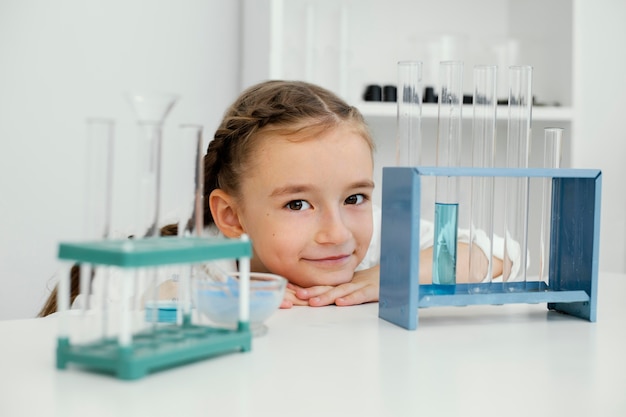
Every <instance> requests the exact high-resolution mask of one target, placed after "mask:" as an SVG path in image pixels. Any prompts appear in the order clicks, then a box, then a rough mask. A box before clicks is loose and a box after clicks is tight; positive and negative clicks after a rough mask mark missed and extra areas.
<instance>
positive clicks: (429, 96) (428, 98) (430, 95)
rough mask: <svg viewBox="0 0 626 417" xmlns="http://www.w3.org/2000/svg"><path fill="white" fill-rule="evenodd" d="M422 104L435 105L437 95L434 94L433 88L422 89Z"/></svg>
mask: <svg viewBox="0 0 626 417" xmlns="http://www.w3.org/2000/svg"><path fill="white" fill-rule="evenodd" d="M422 102H423V103H436V102H437V95H436V94H435V89H434V88H433V87H426V88H424V98H423V99H422Z"/></svg>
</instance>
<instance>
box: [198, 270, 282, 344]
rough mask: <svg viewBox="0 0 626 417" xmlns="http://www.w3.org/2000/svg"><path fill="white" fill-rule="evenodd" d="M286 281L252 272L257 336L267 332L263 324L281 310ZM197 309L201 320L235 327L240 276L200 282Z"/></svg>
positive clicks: (252, 306)
mask: <svg viewBox="0 0 626 417" xmlns="http://www.w3.org/2000/svg"><path fill="white" fill-rule="evenodd" d="M286 286H287V280H286V279H285V278H283V277H281V276H279V275H275V274H267V273H261V272H251V273H250V330H251V331H252V334H253V335H254V336H261V335H263V334H265V332H267V327H266V326H265V325H264V324H263V323H264V322H265V320H267V319H268V318H269V317H270V316H271V315H272V314H274V312H275V311H276V310H278V309H279V308H280V304H281V302H282V301H283V297H284V295H285V288H286ZM194 287H195V288H194V295H195V297H194V299H195V300H194V301H195V306H196V309H197V311H198V313H199V314H200V318H201V320H202V321H204V320H208V322H209V324H211V325H217V326H219V327H226V328H233V329H234V328H236V327H237V324H238V321H239V273H238V272H231V273H228V274H227V278H226V279H225V280H215V279H210V278H204V279H198V280H196V282H195V285H194Z"/></svg>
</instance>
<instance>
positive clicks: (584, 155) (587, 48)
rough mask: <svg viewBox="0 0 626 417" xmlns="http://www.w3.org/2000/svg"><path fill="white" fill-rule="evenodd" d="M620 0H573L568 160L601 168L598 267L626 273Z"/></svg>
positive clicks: (624, 51)
mask: <svg viewBox="0 0 626 417" xmlns="http://www.w3.org/2000/svg"><path fill="white" fill-rule="evenodd" d="M624 22H626V2H624V1H623V0H596V1H585V0H577V1H575V7H574V28H575V31H574V36H575V42H574V45H575V48H574V90H575V91H574V96H575V98H574V100H575V102H576V114H575V117H574V136H575V138H576V139H575V141H576V142H575V143H576V146H574V147H573V149H572V164H573V165H574V166H575V167H580V168H583V167H584V168H600V169H601V170H602V219H601V221H602V227H601V231H600V233H601V239H600V240H601V243H600V270H604V271H611V272H625V271H626V256H625V254H626V186H625V185H624V181H625V179H626V163H625V161H626V128H625V127H626V124H625V123H624V97H626V75H625V73H624V70H625V69H626V48H625V47H624V41H625V40H626V25H625V24H624Z"/></svg>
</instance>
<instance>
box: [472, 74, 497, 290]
mask: <svg viewBox="0 0 626 417" xmlns="http://www.w3.org/2000/svg"><path fill="white" fill-rule="evenodd" d="M472 103H473V118H472V166H473V167H474V168H493V167H494V163H495V139H496V113H497V105H498V97H497V66H495V65H477V66H475V67H474V91H473V100H472ZM470 206H471V207H470V246H469V282H474V283H475V282H485V283H488V282H491V278H492V275H493V274H492V261H493V223H494V222H493V214H494V178H493V177H472V180H471V205H470ZM478 242H482V244H479V243H478ZM481 246H482V247H481ZM483 255H484V257H486V258H487V262H488V264H487V270H486V271H485V269H484V262H481V259H482V258H483ZM472 288H473V289H474V291H476V292H478V291H480V290H481V289H482V288H484V287H472Z"/></svg>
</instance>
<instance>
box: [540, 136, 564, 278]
mask: <svg viewBox="0 0 626 417" xmlns="http://www.w3.org/2000/svg"><path fill="white" fill-rule="evenodd" d="M562 142H563V129H562V128H559V127H548V128H545V129H544V151H543V167H544V168H560V167H561V150H562ZM551 211H552V178H544V180H543V193H542V204H541V233H540V239H541V241H540V242H539V248H540V252H539V256H540V259H539V280H540V281H541V282H544V283H546V284H549V276H548V273H549V265H548V261H549V256H550V218H551Z"/></svg>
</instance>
